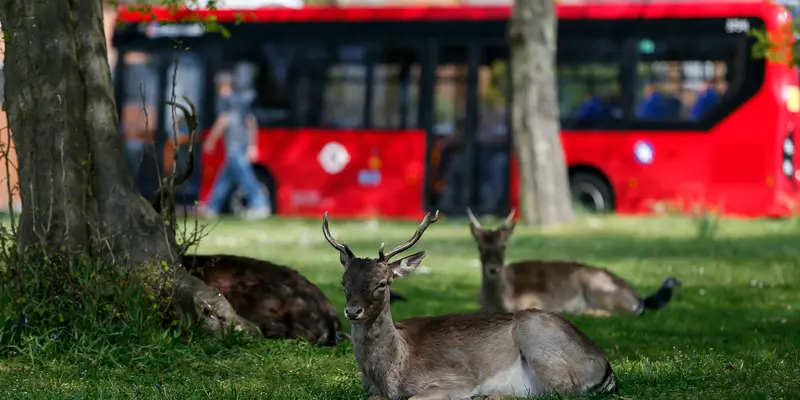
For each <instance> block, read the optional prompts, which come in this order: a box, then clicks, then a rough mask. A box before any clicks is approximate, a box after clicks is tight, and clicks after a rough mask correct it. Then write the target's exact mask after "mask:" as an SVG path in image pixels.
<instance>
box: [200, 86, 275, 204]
mask: <svg viewBox="0 0 800 400" xmlns="http://www.w3.org/2000/svg"><path fill="white" fill-rule="evenodd" d="M238 83H239V84H238V85H236V86H237V87H235V88H234V79H233V76H232V75H231V74H229V73H223V74H220V76H219V77H218V79H217V90H218V96H219V97H218V110H217V120H216V121H215V122H214V125H213V126H212V127H211V132H210V133H209V137H208V140H207V141H206V142H205V144H204V145H203V151H204V152H206V153H211V152H213V151H214V148H215V146H216V144H217V141H218V140H219V138H220V137H224V142H225V161H224V162H223V165H222V168H221V169H220V171H219V173H218V174H217V178H216V180H215V181H214V184H213V186H212V188H211V194H210V196H209V201H208V204H206V205H202V204H201V206H200V214H201V215H202V216H204V217H206V218H215V217H216V216H217V215H219V213H220V212H221V210H222V207H223V203H224V201H225V199H226V197H227V196H228V193H230V192H231V190H232V189H233V188H234V187H235V186H236V185H238V186H239V187H241V188H242V189H243V190H244V192H245V196H246V198H247V203H248V210H247V211H246V212H245V215H244V217H245V218H246V219H264V218H267V217H269V216H270V215H271V214H272V207H271V204H270V201H269V198H268V197H267V196H266V195H265V194H264V192H263V191H262V189H261V185H260V183H259V181H258V178H257V177H256V174H255V171H254V170H253V166H252V164H251V162H253V161H256V160H257V159H258V143H257V140H258V124H257V122H256V118H255V116H254V115H253V113H252V111H251V110H252V109H251V107H252V104H253V101H254V100H255V91H254V90H253V89H251V88H248V87H247V85H246V84H245V83H244V82H238Z"/></svg>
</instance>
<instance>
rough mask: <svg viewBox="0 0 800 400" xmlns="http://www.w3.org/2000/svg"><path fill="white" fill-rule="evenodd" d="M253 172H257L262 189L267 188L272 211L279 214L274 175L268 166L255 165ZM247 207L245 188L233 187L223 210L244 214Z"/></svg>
mask: <svg viewBox="0 0 800 400" xmlns="http://www.w3.org/2000/svg"><path fill="white" fill-rule="evenodd" d="M253 172H255V174H256V179H258V182H259V183H261V189H262V190H266V192H267V193H268V196H269V200H270V204H272V213H273V214H277V213H278V208H277V202H276V199H277V193H276V189H277V186H276V185H275V179H274V178H273V177H272V174H270V173H269V171H267V170H266V168H264V167H262V166H261V165H253ZM246 207H247V199H246V198H245V196H244V190H242V188H240V187H238V186H237V187H235V188H233V190H231V192H230V193H228V197H227V198H226V200H225V209H224V210H223V212H225V213H230V214H234V215H238V216H242V215H244V211H245V210H246V209H247V208H246Z"/></svg>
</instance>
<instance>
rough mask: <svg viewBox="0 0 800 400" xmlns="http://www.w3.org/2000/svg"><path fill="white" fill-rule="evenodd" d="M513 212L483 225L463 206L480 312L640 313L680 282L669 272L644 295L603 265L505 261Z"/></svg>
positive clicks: (663, 303)
mask: <svg viewBox="0 0 800 400" xmlns="http://www.w3.org/2000/svg"><path fill="white" fill-rule="evenodd" d="M514 211H515V210H511V213H509V214H508V216H507V217H506V219H505V221H503V223H502V224H501V225H500V227H498V228H496V229H488V228H484V227H483V226H481V224H480V222H478V219H477V218H475V215H474V214H473V213H472V210H470V209H469V208H467V216H469V220H470V231H471V232H472V236H473V237H474V238H475V241H476V242H477V244H478V253H479V254H480V260H481V267H482V282H481V291H480V293H479V295H478V298H479V301H480V303H481V309H482V310H483V311H505V312H514V311H518V310H524V309H527V308H538V309H540V310H546V311H550V312H554V313H568V314H585V315H594V316H610V315H613V314H636V315H641V314H642V313H643V312H644V310H645V309H649V310H657V309H660V308H663V307H664V306H666V305H667V303H668V302H669V300H670V298H671V297H672V291H673V289H674V288H675V287H679V286H681V282H680V281H679V280H678V279H676V278H674V277H668V278H667V279H666V280H664V283H663V284H662V286H661V289H659V291H658V292H656V293H655V294H653V295H652V296H650V297H647V298H645V299H644V300H642V298H641V297H640V296H639V294H638V293H637V292H636V290H634V289H633V287H631V285H630V284H629V283H628V282H626V281H625V280H623V279H622V278H620V277H619V276H617V275H615V274H613V273H612V272H611V271H609V270H607V269H605V268H596V267H592V266H589V265H585V264H581V263H578V262H573V261H541V260H524V261H517V262H514V263H511V264H509V265H507V266H504V262H505V252H506V245H507V243H508V239H509V238H510V237H511V234H512V233H513V232H514V226H515V225H516V223H515V222H514Z"/></svg>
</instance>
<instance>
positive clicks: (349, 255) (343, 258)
mask: <svg viewBox="0 0 800 400" xmlns="http://www.w3.org/2000/svg"><path fill="white" fill-rule="evenodd" d="M344 251H345V252H346V253H345V252H339V262H340V263H342V266H343V267H346V266H347V262H348V261H350V260H352V259H354V258H356V255H355V254H353V251H352V250H350V248H349V247H347V243H344Z"/></svg>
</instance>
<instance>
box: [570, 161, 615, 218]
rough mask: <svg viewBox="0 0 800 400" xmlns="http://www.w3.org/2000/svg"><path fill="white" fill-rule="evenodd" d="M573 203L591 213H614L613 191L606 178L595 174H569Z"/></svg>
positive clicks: (577, 172) (581, 172) (585, 172)
mask: <svg viewBox="0 0 800 400" xmlns="http://www.w3.org/2000/svg"><path fill="white" fill-rule="evenodd" d="M569 189H570V193H571V195H572V201H573V203H577V204H576V205H579V206H581V207H582V208H583V209H585V210H587V211H589V212H591V213H610V212H612V211H614V191H613V189H611V185H610V184H609V183H608V180H606V178H605V177H604V176H603V175H602V174H600V173H597V172H590V171H575V172H571V173H570V174H569Z"/></svg>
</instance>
